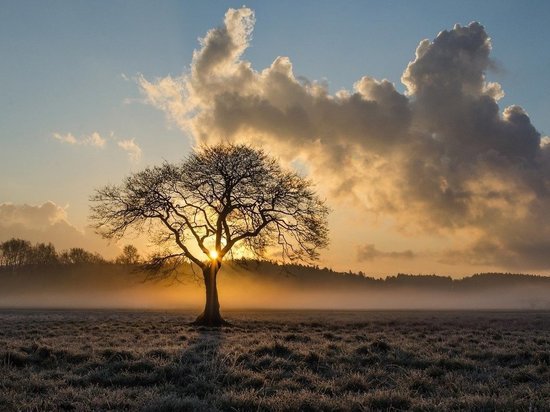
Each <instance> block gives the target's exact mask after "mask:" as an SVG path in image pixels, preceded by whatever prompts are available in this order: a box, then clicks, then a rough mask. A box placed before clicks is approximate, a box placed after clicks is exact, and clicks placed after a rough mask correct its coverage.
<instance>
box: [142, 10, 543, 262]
mask: <svg viewBox="0 0 550 412" xmlns="http://www.w3.org/2000/svg"><path fill="white" fill-rule="evenodd" d="M253 25H254V14H253V12H252V11H251V10H250V9H247V8H241V9H238V10H233V9H230V10H229V11H228V12H227V13H226V16H225V20H224V24H223V26H221V27H219V28H215V29H212V30H210V31H209V32H208V33H207V34H206V36H205V37H204V38H203V39H202V40H201V45H200V48H199V49H198V50H197V51H195V53H194V55H193V60H192V64H191V68H190V70H189V71H188V72H186V73H184V74H183V75H181V76H179V77H166V78H162V79H157V80H155V81H149V80H147V79H145V78H143V77H140V78H139V84H140V87H141V90H142V92H143V93H144V95H145V97H146V99H147V100H148V102H149V103H150V104H152V105H154V106H156V107H158V108H160V109H162V110H164V111H165V112H166V114H167V116H168V117H169V118H170V119H171V120H172V121H174V122H176V123H177V124H178V125H179V126H180V127H182V128H184V129H185V130H186V131H188V132H190V133H191V134H192V135H193V136H194V138H195V139H196V140H197V141H198V142H210V141H213V140H220V139H223V140H234V141H248V142H254V143H256V144H268V145H269V146H268V147H269V148H270V150H274V151H277V152H278V154H279V155H280V156H281V157H282V158H283V159H287V160H289V161H291V160H294V159H296V158H299V159H301V160H302V161H304V162H305V163H306V164H307V165H308V167H309V169H310V170H311V173H312V174H313V175H314V176H315V177H316V178H317V179H318V180H319V181H322V182H324V184H325V185H326V187H327V188H329V189H330V191H331V193H332V195H333V196H347V197H350V198H352V199H353V200H354V201H355V202H357V204H358V205H361V206H362V207H365V208H367V209H368V210H370V211H371V212H373V213H375V214H382V215H387V216H391V217H392V218H393V219H394V221H395V224H396V225H397V226H398V227H399V228H400V229H402V230H407V231H409V232H410V231H415V230H416V231H423V232H426V231H428V232H437V233H439V234H443V235H448V236H452V235H457V234H458V235H460V236H461V238H467V239H468V242H467V243H465V244H464V245H462V246H461V247H460V248H459V250H455V251H449V252H448V253H446V254H444V255H443V256H442V258H441V259H442V261H446V262H449V263H454V262H457V261H459V260H460V261H462V262H464V261H467V262H471V263H482V264H491V265H495V264H496V265H499V266H503V267H523V268H539V269H549V268H550V253H548V252H547V251H548V250H550V220H549V219H548V218H549V217H550V216H549V215H550V212H549V210H550V209H549V207H550V196H549V188H550V145H548V144H546V143H547V139H542V143H541V136H540V134H539V132H538V131H537V130H536V128H535V127H534V126H533V125H532V124H531V121H530V119H529V116H528V114H527V113H526V112H525V111H524V110H523V109H522V108H521V107H519V106H510V107H507V108H504V109H501V108H500V107H499V105H498V101H499V99H500V98H501V97H502V96H503V91H502V89H501V87H500V85H499V84H497V83H491V82H488V81H487V80H486V73H487V71H488V70H490V69H491V67H492V65H493V63H492V60H491V58H490V52H491V40H490V38H489V37H488V35H487V33H486V31H485V29H484V27H483V26H482V25H480V24H479V23H471V24H469V25H468V26H464V27H463V26H460V25H456V26H455V27H454V28H453V29H451V30H445V31H442V32H441V33H439V34H438V35H437V37H436V38H435V39H434V40H433V41H429V40H423V41H421V42H420V44H419V46H418V48H417V50H416V55H415V57H414V60H413V61H411V62H410V63H409V65H408V66H407V68H406V69H405V71H404V73H403V76H402V79H401V80H402V82H403V84H404V85H405V87H406V93H405V94H401V93H399V92H398V91H397V90H396V88H395V87H394V85H393V84H392V83H390V82H388V81H387V80H377V79H373V78H372V77H369V76H364V77H362V78H361V79H359V80H358V81H357V82H356V83H355V84H354V88H353V90H351V91H347V90H341V91H338V92H336V93H334V94H331V93H329V91H328V88H327V86H326V85H325V84H323V83H321V82H316V81H309V80H306V79H303V78H298V77H296V76H295V74H294V72H293V68H292V63H291V61H290V59H289V58H287V57H277V58H276V59H275V60H274V61H273V63H272V64H271V66H270V67H268V68H265V69H263V70H261V71H258V70H255V69H254V68H253V67H252V66H251V64H250V62H248V61H246V60H244V59H243V58H242V56H243V53H244V51H245V50H246V48H247V47H248V46H249V44H250V40H251V33H252V28H253Z"/></svg>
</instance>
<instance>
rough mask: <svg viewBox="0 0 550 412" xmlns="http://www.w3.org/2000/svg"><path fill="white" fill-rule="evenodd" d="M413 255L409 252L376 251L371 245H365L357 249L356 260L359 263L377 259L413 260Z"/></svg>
mask: <svg viewBox="0 0 550 412" xmlns="http://www.w3.org/2000/svg"><path fill="white" fill-rule="evenodd" d="M414 257H415V254H414V253H413V252H412V251H411V250H404V251H402V252H383V251H381V250H378V249H376V247H375V246H374V245H373V244H367V245H363V246H360V247H359V248H357V260H358V261H360V262H364V261H372V260H375V259H379V258H390V259H413V258H414Z"/></svg>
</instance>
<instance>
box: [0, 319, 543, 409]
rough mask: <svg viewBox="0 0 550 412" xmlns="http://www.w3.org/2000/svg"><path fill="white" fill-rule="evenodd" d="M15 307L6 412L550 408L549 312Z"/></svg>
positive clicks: (2, 352)
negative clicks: (219, 315) (214, 316)
mask: <svg viewBox="0 0 550 412" xmlns="http://www.w3.org/2000/svg"><path fill="white" fill-rule="evenodd" d="M226 316H227V318H228V319H230V320H231V321H232V322H233V323H234V326H233V327H231V328H225V329H223V330H221V331H217V330H210V329H206V328H196V327H191V326H188V325H186V322H188V321H190V320H191V319H192V318H193V316H192V314H191V313H187V312H108V311H85V312H78V311H65V312H64V311H58V312H56V311H46V312H37V311H6V310H4V311H1V312H0V410H2V411H4V410H7V411H9V410H59V409H63V410H77V411H86V410H136V409H137V410H150V411H158V410H162V411H171V410H173V411H185V410H190V411H201V410H228V411H235V410H237V411H239V410H243V411H248V410H273V411H282V410H345V411H348V410H434V411H436V410H437V411H440V410H480V411H485V410H486V411H493V410H525V411H542V410H549V409H550V406H549V405H550V313H548V312H523V313H522V312H509V313H504V312H482V313H480V312H442V313H437V312H355V313H352V312H229V313H227V314H226Z"/></svg>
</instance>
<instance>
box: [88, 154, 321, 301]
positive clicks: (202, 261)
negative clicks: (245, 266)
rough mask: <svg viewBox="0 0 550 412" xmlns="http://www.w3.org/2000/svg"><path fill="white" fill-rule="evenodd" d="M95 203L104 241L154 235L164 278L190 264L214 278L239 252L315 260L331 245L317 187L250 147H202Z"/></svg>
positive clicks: (153, 263)
mask: <svg viewBox="0 0 550 412" xmlns="http://www.w3.org/2000/svg"><path fill="white" fill-rule="evenodd" d="M91 201H92V203H93V205H92V207H91V211H92V213H91V219H92V221H93V222H94V224H95V228H96V230H97V231H98V232H99V233H100V234H102V235H103V236H104V237H107V238H115V239H120V238H122V237H124V235H125V234H126V232H127V231H128V230H138V231H141V232H143V231H147V232H148V233H149V234H150V236H151V238H152V239H153V241H154V243H156V244H157V245H159V246H161V251H160V252H159V253H157V255H156V256H154V257H153V258H152V259H150V260H149V265H150V266H149V267H150V268H152V269H153V270H154V272H155V273H160V274H163V275H165V274H166V270H165V268H166V266H167V264H168V263H174V262H175V263H176V264H177V263H178V262H181V261H190V262H192V263H194V264H195V265H197V266H198V267H199V268H201V269H202V271H203V274H204V276H205V277H206V276H209V275H208V273H212V272H214V275H213V276H214V278H215V274H216V273H217V271H218V270H219V267H220V266H221V263H222V261H223V259H224V258H225V256H226V255H227V254H228V253H232V252H234V251H235V249H236V248H237V249H238V250H239V251H241V252H243V253H245V254H246V253H248V254H251V255H254V256H256V257H266V256H269V257H270V258H272V259H273V258H275V259H280V260H290V261H296V260H301V261H312V260H315V259H316V258H317V257H318V250H319V249H320V248H323V247H326V246H327V245H328V224H327V216H328V213H329V210H328V208H327V207H326V205H325V203H324V201H323V200H321V199H320V198H319V197H318V196H317V194H316V193H315V191H314V190H313V185H312V182H311V181H310V180H308V179H305V178H303V177H302V176H300V175H299V174H298V173H296V172H294V171H290V170H285V169H284V168H282V167H281V166H280V165H279V163H278V161H277V160H276V159H274V158H272V157H270V156H268V155H267V154H266V153H265V152H264V151H263V150H258V149H255V148H252V147H250V146H247V145H240V144H218V145H214V146H201V147H199V148H198V149H196V150H194V151H193V152H192V153H191V154H190V155H189V156H188V157H187V158H186V159H184V160H183V161H182V162H180V163H178V164H172V163H168V162H165V163H164V164H162V165H161V166H156V167H149V168H146V169H145V170H143V171H140V172H137V173H134V174H132V175H130V176H129V177H127V178H126V179H125V181H124V182H123V183H122V184H121V185H109V186H105V187H103V188H101V189H99V190H97V191H96V192H95V194H94V195H93V196H92V197H91ZM275 251H277V252H275ZM205 282H206V280H205ZM214 286H215V285H214ZM216 299H217V297H216Z"/></svg>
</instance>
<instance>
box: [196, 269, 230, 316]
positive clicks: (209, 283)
mask: <svg viewBox="0 0 550 412" xmlns="http://www.w3.org/2000/svg"><path fill="white" fill-rule="evenodd" d="M220 266H221V264H220V263H219V262H217V261H213V262H211V263H210V264H209V265H208V266H207V267H206V268H205V269H204V270H203V271H202V275H203V278H204V286H205V287H206V305H205V306H204V311H203V312H202V313H201V314H200V315H199V316H198V317H197V319H195V321H194V322H193V324H194V325H202V326H223V325H228V324H229V323H228V322H226V321H225V320H224V319H223V318H222V316H221V315H220V302H219V300H218V287H217V285H216V278H217V275H218V271H219V270H220Z"/></svg>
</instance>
